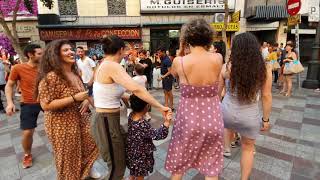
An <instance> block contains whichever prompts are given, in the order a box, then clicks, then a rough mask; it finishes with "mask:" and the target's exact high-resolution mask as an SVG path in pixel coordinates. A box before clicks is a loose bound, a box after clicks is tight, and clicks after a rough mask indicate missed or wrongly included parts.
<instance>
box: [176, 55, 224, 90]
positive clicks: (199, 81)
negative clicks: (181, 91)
mask: <svg viewBox="0 0 320 180" xmlns="http://www.w3.org/2000/svg"><path fill="white" fill-rule="evenodd" d="M181 61H183V62H181ZM182 66H183V67H182ZM174 68H175V70H174V71H176V73H177V74H178V76H179V79H180V82H181V83H182V84H191V85H195V86H206V85H212V84H214V83H216V82H217V81H218V80H219V74H220V71H221V68H222V57H221V56H219V55H218V54H212V53H210V52H204V53H191V54H189V55H187V56H184V57H179V58H177V59H176V61H175V62H174ZM184 73H185V74H184ZM185 76H187V79H186V77H185Z"/></svg>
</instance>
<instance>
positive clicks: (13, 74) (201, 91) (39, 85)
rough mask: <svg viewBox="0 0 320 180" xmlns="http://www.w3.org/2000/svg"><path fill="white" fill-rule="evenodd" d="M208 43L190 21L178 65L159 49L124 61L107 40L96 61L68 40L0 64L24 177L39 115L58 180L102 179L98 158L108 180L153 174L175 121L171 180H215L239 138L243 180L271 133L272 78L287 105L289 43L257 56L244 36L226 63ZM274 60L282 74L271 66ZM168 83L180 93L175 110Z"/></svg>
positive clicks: (121, 46)
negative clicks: (259, 143) (16, 98)
mask: <svg viewBox="0 0 320 180" xmlns="http://www.w3.org/2000/svg"><path fill="white" fill-rule="evenodd" d="M213 34H214V32H213V30H212V28H211V27H210V25H209V24H208V23H207V22H206V21H205V20H203V19H195V20H191V21H190V22H189V23H187V24H185V25H183V27H182V29H181V36H180V47H179V50H178V51H177V52H178V53H177V55H176V56H175V57H170V56H169V55H168V54H167V52H166V49H165V48H163V47H159V48H158V50H157V52H156V53H155V54H154V55H153V56H150V53H149V51H146V50H140V51H138V52H133V51H130V50H129V49H128V47H127V46H126V44H125V42H124V41H123V40H122V39H121V38H119V37H118V36H115V35H111V36H107V37H103V38H102V40H101V44H102V47H103V51H104V57H103V58H102V59H98V58H97V57H92V58H90V57H88V56H86V54H85V50H84V48H83V47H76V52H74V47H73V46H72V43H71V42H70V41H68V40H54V41H52V42H50V43H49V44H47V45H46V48H45V49H44V50H42V48H41V47H40V46H39V45H35V44H29V45H27V46H26V48H25V49H24V54H25V56H26V58H27V59H28V60H27V62H26V63H21V64H18V65H14V66H12V68H11V70H10V68H9V67H8V65H6V63H5V62H4V61H0V90H3V89H4V88H5V94H6V98H7V107H6V113H7V115H9V116H11V115H12V114H13V113H15V112H16V107H15V104H14V102H13V95H14V91H15V89H14V86H15V84H17V82H19V83H20V89H21V95H22V96H21V113H20V120H21V126H20V128H21V129H22V130H23V134H22V147H23V150H24V154H25V155H24V157H23V160H22V164H23V168H29V167H31V166H32V153H31V149H32V142H33V133H34V130H35V128H36V127H37V119H38V114H39V113H40V111H43V112H44V118H45V132H46V134H47V136H48V138H49V142H50V143H51V145H52V147H53V155H54V159H55V164H56V169H57V179H59V180H73V179H74V180H78V179H84V178H86V177H88V176H90V177H93V178H100V177H101V176H102V175H101V172H98V170H97V169H95V168H94V166H93V164H94V163H95V161H96V160H97V158H98V156H99V155H100V156H101V157H102V159H103V160H104V161H105V162H106V163H107V165H108V169H109V170H110V172H109V179H112V180H121V179H123V178H124V172H125V169H126V168H128V169H129V170H130V177H128V178H129V179H131V180H134V179H138V180H141V179H144V177H145V176H148V175H149V173H151V172H152V171H153V166H154V157H153V152H154V151H155V150H156V147H155V145H154V144H153V142H152V140H160V139H164V138H166V137H167V136H168V132H169V126H170V125H171V124H172V119H173V117H172V116H173V112H174V111H176V116H175V120H174V121H173V130H172V137H171V141H170V144H169V149H168V154H167V158H166V162H165V169H166V170H167V171H169V172H170V173H172V178H171V179H173V180H179V179H182V177H183V174H184V173H185V172H186V171H187V170H188V169H190V168H195V169H197V170H198V171H199V172H200V173H201V174H203V175H204V176H205V177H206V180H211V179H212V180H214V179H218V176H219V174H221V172H222V171H223V156H227V157H228V156H230V155H231V151H230V148H231V147H232V146H233V145H234V141H236V140H237V138H239V137H241V138H240V141H241V150H242V151H241V152H242V154H241V161H240V164H241V179H242V180H247V179H249V177H250V174H251V170H252V167H253V161H254V152H255V149H254V144H255V139H256V138H257V137H258V135H259V132H260V130H268V129H269V127H270V125H269V117H270V113H271V104H272V93H271V88H272V79H273V78H272V72H273V73H274V74H275V78H274V82H275V83H277V82H278V79H281V78H282V79H283V89H282V91H281V93H285V95H286V96H290V95H291V91H292V80H291V79H292V78H291V77H292V75H288V74H286V75H283V73H282V70H281V69H283V65H284V64H285V63H287V62H289V61H291V60H293V59H296V58H297V56H296V54H295V53H294V50H293V49H294V45H293V43H292V42H291V41H289V42H288V43H287V44H286V47H285V49H284V48H283V47H280V48H278V47H277V46H278V45H276V44H274V45H269V46H268V45H267V43H264V44H263V46H262V47H260V45H259V42H258V40H257V38H256V37H255V36H254V35H253V34H251V33H242V34H239V35H236V36H235V37H234V38H233V40H232V43H231V50H230V53H229V54H228V53H227V52H226V46H225V44H224V43H223V42H216V43H213ZM226 54H228V55H227V56H226ZM225 57H227V58H225ZM273 60H276V61H277V62H278V63H279V67H275V66H274V63H270V61H273ZM2 72H5V73H2ZM278 73H279V74H280V76H278ZM4 74H7V76H8V80H7V81H6V80H4V78H5V75H4ZM282 76H283V77H282ZM175 80H176V81H178V82H179V87H180V92H181V95H180V99H179V103H178V106H177V110H175V109H174V102H173V94H172V87H173V83H174V81H175ZM152 88H162V89H163V92H164V98H165V103H164V105H162V104H161V103H159V101H158V100H157V99H155V98H154V97H153V96H152V95H151V94H150V92H149V91H148V90H150V89H152ZM260 101H261V102H262V112H263V113H262V114H260V111H259V102H260ZM123 104H124V105H125V106H126V107H127V109H128V112H129V113H128V132H125V131H124V129H123V128H122V126H121V125H120V109H121V106H122V105H123ZM151 106H152V107H154V109H156V110H157V111H159V112H160V113H161V114H162V115H163V123H162V125H161V126H160V127H158V129H155V128H153V127H151V125H150V124H149V121H150V119H151V118H152V116H150V115H149V111H150V108H151ZM3 109H4V107H3V105H2V103H1V101H0V110H3ZM238 140H239V139H238Z"/></svg>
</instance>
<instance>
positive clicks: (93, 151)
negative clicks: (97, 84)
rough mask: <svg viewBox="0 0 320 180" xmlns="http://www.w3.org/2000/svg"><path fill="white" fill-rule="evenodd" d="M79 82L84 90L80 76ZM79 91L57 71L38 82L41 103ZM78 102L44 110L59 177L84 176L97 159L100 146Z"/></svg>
mask: <svg viewBox="0 0 320 180" xmlns="http://www.w3.org/2000/svg"><path fill="white" fill-rule="evenodd" d="M77 83H79V85H80V87H81V88H82V89H81V91H85V89H84V87H83V85H82V82H81V80H80V78H79V79H78V82H77ZM78 92H80V90H78V89H76V88H73V87H70V86H68V85H67V83H66V82H65V81H63V80H62V79H61V78H60V77H59V76H58V75H57V74H56V73H54V72H50V73H48V75H47V77H46V78H45V79H43V80H42V81H41V82H40V84H39V98H40V102H46V103H50V102H52V101H53V100H56V99H62V98H65V97H70V96H71V95H75V94H76V93H78ZM79 105H80V102H76V103H73V104H71V105H70V106H67V107H65V108H63V109H59V110H51V111H44V118H45V131H46V133H47V136H48V138H49V141H50V143H51V144H52V148H53V154H54V159H55V164H56V169H57V179H58V180H79V179H85V178H86V177H87V176H88V175H89V172H90V170H91V168H92V165H93V163H94V162H95V160H96V159H97V158H98V154H99V152H98V148H97V146H96V144H95V142H94V140H93V138H92V136H91V134H90V123H89V118H90V117H89V116H82V115H81V114H80V113H79V108H78V107H79Z"/></svg>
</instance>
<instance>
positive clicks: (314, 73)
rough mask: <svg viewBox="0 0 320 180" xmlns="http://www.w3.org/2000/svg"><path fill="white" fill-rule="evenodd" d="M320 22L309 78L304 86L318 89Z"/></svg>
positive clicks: (319, 79) (310, 63) (310, 62)
mask: <svg viewBox="0 0 320 180" xmlns="http://www.w3.org/2000/svg"><path fill="white" fill-rule="evenodd" d="M319 53H320V22H318V26H317V32H316V38H315V41H314V44H313V47H312V59H311V61H309V63H308V73H307V79H306V80H304V81H303V83H302V87H303V88H307V89H316V88H319V85H320V82H319V81H320V62H319V61H320V59H319Z"/></svg>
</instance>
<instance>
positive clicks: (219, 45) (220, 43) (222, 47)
mask: <svg viewBox="0 0 320 180" xmlns="http://www.w3.org/2000/svg"><path fill="white" fill-rule="evenodd" d="M213 46H214V48H216V49H217V53H220V54H221V55H222V58H223V63H225V60H224V59H225V56H226V45H225V43H224V42H223V41H218V42H214V43H213Z"/></svg>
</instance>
